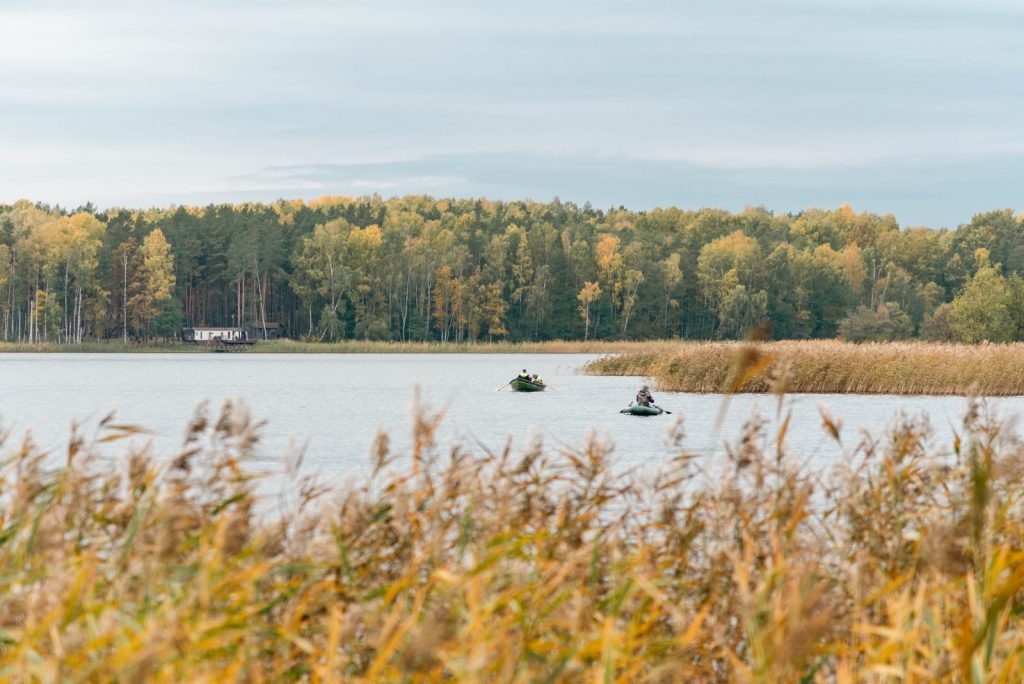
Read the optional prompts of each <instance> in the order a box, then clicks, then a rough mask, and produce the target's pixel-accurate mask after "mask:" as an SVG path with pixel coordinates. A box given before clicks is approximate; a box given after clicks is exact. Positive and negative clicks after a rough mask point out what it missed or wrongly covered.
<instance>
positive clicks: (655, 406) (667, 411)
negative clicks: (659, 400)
mask: <svg viewBox="0 0 1024 684" xmlns="http://www.w3.org/2000/svg"><path fill="white" fill-rule="evenodd" d="M651 406H653V407H654V408H660V409H661V410H662V411H664V412H665V413H669V414H671V413H672V412H671V411H669V410H668V409H663V408H661V407H660V406H658V405H657V404H651Z"/></svg>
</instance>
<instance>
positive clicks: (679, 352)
mask: <svg viewBox="0 0 1024 684" xmlns="http://www.w3.org/2000/svg"><path fill="white" fill-rule="evenodd" d="M587 371H588V372H590V373H594V374H598V375H643V376H648V377H652V378H655V380H656V384H657V386H658V388H659V389H661V390H665V391H676V392H723V391H725V392H731V391H739V392H765V391H770V390H771V389H772V388H773V387H776V388H777V383H776V379H784V381H785V387H784V389H785V390H786V391H789V392H797V393H829V394H833V393H834V394H845V393H849V394H920V395H950V394H952V395H961V396H962V395H966V394H967V393H969V392H977V393H979V394H980V395H983V396H1016V395H1024V344H983V345H959V344H933V343H926V342H893V343H879V344H851V343H846V342H838V341H832V340H820V341H784V342H761V343H747V342H742V343H741V342H694V343H689V342H681V343H678V344H674V345H670V346H669V345H665V346H660V347H659V348H658V349H656V350H654V351H649V352H648V351H640V352H634V353H627V354H623V355H618V356H606V357H603V358H601V359H598V360H597V361H595V362H592V363H591V364H589V365H588V367H587ZM738 372H739V374H737V373H738Z"/></svg>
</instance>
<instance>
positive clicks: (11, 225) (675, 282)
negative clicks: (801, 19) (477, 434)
mask: <svg viewBox="0 0 1024 684" xmlns="http://www.w3.org/2000/svg"><path fill="white" fill-rule="evenodd" d="M0 293H2V294H0V340H3V341H6V342H21V343H30V344H31V343H43V342H48V343H57V344H76V343H81V342H83V341H86V340H97V339H111V340H122V341H124V342H138V341H153V340H168V339H177V338H178V337H179V336H180V333H181V330H182V329H183V328H186V327H195V326H242V327H246V328H247V329H249V330H250V331H252V333H253V334H254V335H256V336H257V337H261V336H264V335H265V334H266V330H267V329H268V328H270V327H275V328H276V327H279V328H281V329H283V330H284V331H286V333H287V335H288V336H290V337H293V338H297V339H308V340H322V341H336V340H341V339H368V340H396V341H425V340H431V341H442V342H472V341H495V340H511V341H526V340H549V339H565V340H586V339H608V340H618V339H654V338H683V339H737V338H740V337H742V336H744V335H745V334H746V333H747V332H748V331H749V330H750V329H751V328H753V327H754V326H758V325H759V324H761V323H763V322H766V321H767V322H768V323H769V325H770V330H771V336H772V337H773V338H775V339H812V338H837V337H838V338H841V339H845V340H849V341H872V340H878V341H882V340H896V339H927V340H941V341H960V342H979V341H982V340H989V341H992V342H1002V341H1013V340H1021V339H1024V219H1022V217H1020V216H1015V215H1014V213H1013V212H1012V211H1011V210H1002V211H992V212H988V213H982V214H978V215H976V216H975V217H974V218H973V220H972V221H971V222H970V223H969V224H964V225H961V226H959V227H957V228H955V229H931V228H921V227H914V228H905V227H904V228H901V227H900V226H899V225H898V224H897V222H896V220H895V219H894V218H893V217H892V216H879V215H876V214H871V213H857V212H855V211H854V210H853V209H852V208H851V207H849V206H843V207H839V208H837V209H834V210H821V209H807V210H805V211H803V212H800V213H798V214H785V215H778V214H773V213H772V212H770V211H768V210H765V209H763V208H751V209H747V210H745V211H743V212H739V213H730V212H726V211H722V210H717V209H702V210H700V211H686V210H681V209H675V208H669V209H657V210H653V211H629V210H627V209H624V208H618V209H608V210H600V209H595V208H593V207H591V206H590V205H583V206H578V205H575V204H572V203H569V202H561V201H559V200H557V199H555V200H553V201H551V202H548V203H540V202H531V201H521V202H496V201H487V200H472V199H470V200H455V199H437V198H431V197H425V196H408V197H403V198H396V199H382V198H380V197H377V196H373V197H362V198H348V197H325V198H321V199H319V200H314V201H284V200H282V201H278V202H276V203H273V204H244V205H227V204H222V205H210V206H206V207H201V208H200V207H170V208H165V209H150V210H144V211H142V210H125V209H111V210H106V211H102V212H101V211H97V210H96V209H95V208H94V207H92V206H91V205H87V206H85V207H80V208H79V209H76V210H73V211H68V210H65V209H62V208H60V207H51V206H47V205H44V204H41V203H36V204H34V203H32V202H30V201H27V200H21V201H18V202H15V203H14V204H9V205H2V204H0Z"/></svg>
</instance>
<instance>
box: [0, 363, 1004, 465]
mask: <svg viewBox="0 0 1024 684" xmlns="http://www.w3.org/2000/svg"><path fill="white" fill-rule="evenodd" d="M593 358H596V357H595V356H592V355H586V354H515V355H476V354H372V355H369V354H281V355H278V354H274V355H269V354H254V353H250V354H0V388H2V395H0V427H2V429H3V430H4V431H7V432H9V436H8V439H7V444H6V445H5V446H4V450H7V451H9V450H10V449H11V448H12V446H13V444H16V443H20V441H21V438H22V437H23V436H24V435H25V433H26V432H31V434H32V437H33V439H34V440H35V441H36V442H37V443H38V444H39V445H40V446H41V447H42V448H44V449H47V450H48V451H50V452H52V453H53V454H54V458H57V457H59V455H60V454H61V451H62V449H63V448H64V447H65V446H66V444H67V439H68V436H69V434H70V431H71V425H72V423H76V424H78V425H79V426H81V429H82V430H83V431H84V432H85V433H86V434H94V433H95V431H96V426H97V423H98V422H99V421H100V420H101V419H102V418H103V417H104V416H106V415H107V414H108V413H110V412H111V411H114V412H116V419H117V422H119V423H131V424H136V425H139V426H143V427H146V428H148V429H149V430H151V431H152V432H153V435H152V437H150V439H152V440H153V442H154V444H155V446H156V448H157V450H158V452H159V453H160V454H164V455H170V454H173V453H174V452H175V450H176V449H177V448H178V447H179V446H180V445H181V442H182V437H183V435H184V431H185V427H186V425H187V424H188V422H189V419H190V418H191V417H192V415H193V414H194V412H195V410H196V408H197V406H198V405H199V404H200V402H202V401H208V402H210V407H211V409H214V410H215V409H219V407H220V405H221V403H222V402H223V401H225V400H227V399H238V398H240V399H242V400H244V402H245V403H246V405H247V406H248V407H249V409H250V411H251V413H252V415H253V417H254V418H255V419H257V420H265V421H267V424H266V426H265V427H264V428H263V430H262V433H261V434H262V437H263V439H262V442H261V446H260V448H261V452H262V454H264V455H266V456H268V457H279V456H282V455H283V454H285V453H287V452H289V450H291V451H294V450H295V449H297V448H299V447H304V448H305V449H306V455H305V460H304V466H303V467H304V469H305V471H307V472H317V473H319V474H320V475H321V476H322V478H323V479H324V480H326V481H335V482H345V481H349V480H352V479H356V478H359V476H361V475H362V474H364V473H366V472H367V470H368V467H369V463H370V461H369V458H368V454H369V452H370V450H371V446H372V444H373V441H374V437H375V435H376V433H377V431H378V430H384V431H386V432H387V433H388V434H389V436H390V438H391V441H392V445H393V448H394V449H395V450H407V449H408V446H409V444H410V443H411V425H412V420H411V418H412V415H413V410H414V406H415V405H416V402H417V398H416V397H417V393H418V394H419V402H420V404H421V405H422V406H425V407H427V408H428V409H430V410H431V411H440V410H443V411H444V412H445V418H444V422H443V427H442V430H441V440H440V444H441V446H442V447H446V446H447V445H449V444H451V443H455V442H457V443H460V444H463V445H465V446H466V447H467V448H469V449H475V450H482V449H488V450H491V451H495V452H497V451H500V450H502V449H503V448H505V446H506V444H510V445H511V448H512V449H513V451H514V452H520V451H523V450H525V449H526V448H527V447H529V446H530V445H531V444H535V443H536V442H537V441H538V440H540V441H542V443H543V444H544V446H545V447H546V448H549V449H560V448H574V447H580V446H582V445H583V444H584V443H585V441H586V440H587V438H588V436H590V435H593V436H595V437H596V438H598V439H600V440H602V441H604V442H607V443H609V444H611V445H613V446H614V452H613V461H614V462H615V463H616V464H617V465H619V466H621V467H623V468H630V467H635V466H642V465H650V464H654V465H656V464H659V463H662V462H664V461H666V460H667V459H670V458H671V457H672V456H674V455H676V454H678V453H679V451H680V448H682V449H684V450H686V451H688V452H693V453H697V454H699V455H700V456H701V458H702V459H703V461H704V463H705V465H706V467H707V469H708V470H712V469H713V468H714V465H715V464H716V463H721V462H722V460H723V459H722V457H723V456H724V453H725V452H724V447H723V444H724V443H725V442H726V441H735V440H736V439H737V438H738V436H739V435H740V434H741V430H742V426H743V424H744V422H746V421H747V420H748V419H749V418H750V417H751V415H752V414H753V413H754V412H759V413H760V414H761V415H762V416H763V417H764V418H765V419H767V421H768V425H769V428H768V429H769V431H770V432H771V433H772V434H774V427H775V426H776V425H777V424H778V419H777V418H776V415H777V414H776V406H777V404H776V399H775V398H774V397H766V396H755V395H740V396H735V397H732V398H731V400H730V401H729V402H728V404H725V405H724V404H723V398H722V397H721V396H718V395H702V394H682V393H672V392H659V391H655V392H654V395H655V399H656V401H657V403H658V404H659V405H660V406H662V407H663V408H666V409H668V410H670V411H672V415H662V416H656V417H648V418H640V417H634V416H627V415H622V414H620V413H619V409H621V408H623V407H624V406H626V405H627V404H628V403H629V402H630V401H631V400H632V398H633V397H634V395H635V394H636V391H637V389H638V388H639V386H640V385H641V384H642V383H643V381H644V379H643V378H636V377H598V376H588V375H584V374H582V372H581V370H580V369H581V368H582V367H583V366H584V364H585V363H586V362H587V361H589V360H591V359H593ZM524 367H525V368H527V369H528V370H529V371H530V372H531V373H539V374H540V375H541V377H542V378H544V379H545V380H546V381H547V382H548V383H549V385H550V387H551V388H552V389H551V390H549V391H547V392H541V393H529V394H528V393H519V392H511V391H509V390H508V388H507V387H506V388H504V389H499V388H500V387H501V386H502V385H503V384H504V383H505V382H506V381H507V380H509V379H510V378H512V377H513V376H515V375H516V374H517V373H518V372H519V370H520V369H522V368H524ZM990 404H991V405H993V406H994V407H995V408H996V409H997V410H998V411H999V412H1000V413H1001V414H1002V415H1005V416H1016V415H1019V414H1020V413H1021V411H1022V410H1024V399H1022V398H1009V399H997V400H991V401H990ZM822 406H823V407H825V408H826V409H827V410H828V411H829V413H831V414H832V415H833V416H835V417H838V418H839V419H841V420H842V426H843V427H842V431H841V437H842V441H843V444H842V446H838V445H836V444H835V443H834V441H832V440H831V438H829V437H828V436H827V435H826V433H825V431H824V430H823V429H822V427H821V423H822V421H821V415H820V412H819V407H822ZM965 407H966V402H965V400H964V399H963V398H959V397H905V396H862V395H790V396H788V397H786V399H785V402H784V407H783V408H784V411H783V412H784V413H785V412H788V411H792V415H793V417H792V422H791V425H790V428H789V432H788V436H787V444H788V445H789V451H790V452H791V453H793V454H797V455H799V456H800V458H802V459H803V460H805V461H806V462H808V463H809V464H811V465H813V466H819V467H827V466H829V465H831V464H833V463H835V462H836V461H837V460H838V459H840V458H842V455H843V450H844V448H845V449H852V448H853V447H854V446H855V445H856V444H857V442H859V441H860V439H861V431H862V430H867V431H870V432H871V433H873V434H875V435H881V434H883V432H884V431H885V430H886V429H887V428H888V427H889V426H891V425H892V424H893V421H894V418H895V417H896V416H897V414H898V413H899V412H904V413H906V414H910V415H917V414H926V415H927V416H928V417H929V419H930V421H931V424H932V425H933V426H934V428H935V430H936V434H937V443H938V444H940V445H942V446H943V447H944V448H948V445H949V444H951V439H950V435H951V434H952V430H953V429H954V428H959V426H960V423H961V421H962V415H963V412H964V409H965ZM723 411H724V413H723ZM720 413H722V414H723V415H724V420H723V421H722V423H721V428H720V430H717V431H716V429H715V424H716V421H717V419H718V417H719V415H720ZM680 429H681V430H682V432H683V434H684V439H683V440H682V442H681V447H680V445H679V444H675V443H673V441H672V440H671V439H670V435H671V434H672V433H673V432H676V433H678V431H679V430H680ZM111 449H112V450H115V451H116V450H118V449H120V450H121V451H122V452H123V448H122V447H111Z"/></svg>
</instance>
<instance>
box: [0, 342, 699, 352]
mask: <svg viewBox="0 0 1024 684" xmlns="http://www.w3.org/2000/svg"><path fill="white" fill-rule="evenodd" d="M677 344H680V342H678V341H676V342H672V341H666V340H659V341H653V342H642V341H641V342H630V341H626V342H622V341H618V342H615V341H604V340H590V341H586V342H583V341H577V340H550V341H544V342H491V343H487V342H474V343H465V342H460V343H455V342H375V341H367V340H344V341H341V342H298V341H294V340H271V341H265V342H264V341H258V342H256V343H254V344H252V345H247V346H245V347H241V348H236V350H235V351H232V352H229V353H236V354H237V353H244V354H624V353H630V352H640V351H644V350H649V349H650V348H651V345H657V346H659V348H663V347H664V346H666V345H677ZM3 353H57V354H210V353H214V350H213V348H212V347H208V346H203V345H197V344H193V343H190V342H151V343H144V344H139V343H129V344H127V345H126V344H124V343H123V342H121V341H120V340H116V341H115V340H107V341H94V342H83V343H82V344H55V343H42V344H25V343H14V342H0V354H3Z"/></svg>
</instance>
